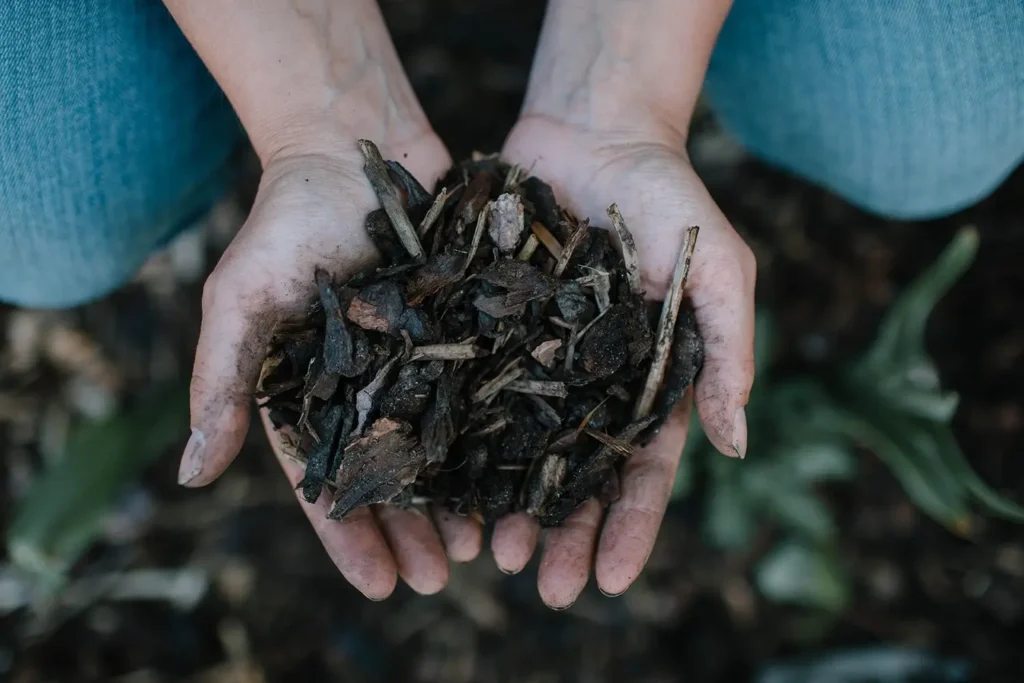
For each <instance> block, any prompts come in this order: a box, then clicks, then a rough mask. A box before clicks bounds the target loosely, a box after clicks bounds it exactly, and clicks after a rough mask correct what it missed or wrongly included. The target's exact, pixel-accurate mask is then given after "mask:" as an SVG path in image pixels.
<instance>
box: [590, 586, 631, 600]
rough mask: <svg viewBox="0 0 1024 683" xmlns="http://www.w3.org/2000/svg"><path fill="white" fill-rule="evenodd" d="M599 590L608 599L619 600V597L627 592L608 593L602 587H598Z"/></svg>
mask: <svg viewBox="0 0 1024 683" xmlns="http://www.w3.org/2000/svg"><path fill="white" fill-rule="evenodd" d="M597 590H599V591H601V595H603V596H604V597H606V598H617V597H619V596H620V595H622V594H623V593H625V592H626V591H625V590H621V591H619V592H618V593H609V592H608V591H606V590H605V589H603V588H601V587H600V586H598V587H597Z"/></svg>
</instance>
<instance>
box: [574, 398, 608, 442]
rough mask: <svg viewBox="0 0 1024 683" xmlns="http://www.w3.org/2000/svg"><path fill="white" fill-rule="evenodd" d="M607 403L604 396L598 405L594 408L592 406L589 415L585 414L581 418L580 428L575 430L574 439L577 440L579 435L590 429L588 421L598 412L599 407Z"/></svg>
mask: <svg viewBox="0 0 1024 683" xmlns="http://www.w3.org/2000/svg"><path fill="white" fill-rule="evenodd" d="M607 402H608V397H607V396H605V397H604V398H603V399H601V402H600V403H598V404H597V405H596V406H594V407H593V408H592V409H591V411H590V412H589V413H587V414H586V415H585V416H584V417H583V419H582V420H580V426H579V427H577V428H576V437H577V438H579V435H580V434H582V433H583V432H584V430H586V429H587V428H588V427H590V421H591V420H592V419H593V418H594V414H595V413H597V411H598V410H600V408H601V406H603V405H604V404H605V403H607Z"/></svg>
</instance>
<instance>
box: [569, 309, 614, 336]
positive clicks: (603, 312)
mask: <svg viewBox="0 0 1024 683" xmlns="http://www.w3.org/2000/svg"><path fill="white" fill-rule="evenodd" d="M609 310H611V309H610V308H606V309H604V310H603V311H601V312H600V313H598V314H597V315H595V316H594V319H593V320H591V321H590V322H589V323H587V324H586V325H584V326H583V329H582V330H580V333H579V334H578V335H576V342H577V343H579V341H580V340H581V339H583V335H585V334H586V333H587V332H590V328H591V327H593V326H594V325H596V324H597V321H598V320H600V319H601V318H603V317H604V314H605V313H607V312H608V311H609Z"/></svg>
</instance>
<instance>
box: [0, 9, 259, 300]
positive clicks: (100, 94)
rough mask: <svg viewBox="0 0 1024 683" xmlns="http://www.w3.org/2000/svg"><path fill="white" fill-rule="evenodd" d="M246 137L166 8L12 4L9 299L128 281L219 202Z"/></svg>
mask: <svg viewBox="0 0 1024 683" xmlns="http://www.w3.org/2000/svg"><path fill="white" fill-rule="evenodd" d="M240 137H241V136H240V128H239V126H238V123H237V121H236V119H235V117H234V114H233V112H232V111H231V108H230V106H229V105H228V103H227V101H226V99H225V98H224V96H223V94H222V93H221V92H220V90H219V89H218V88H217V86H216V84H215V83H214V82H213V80H212V78H211V77H210V75H209V74H208V73H207V71H206V70H205V68H204V67H203V65H202V63H201V62H200V61H199V59H198V57H197V56H196V55H195V53H194V52H193V51H192V49H191V48H190V46H189V45H188V43H187V41H186V40H185V38H184V36H182V35H181V33H180V31H178V29H177V27H176V26H175V25H174V23H173V21H172V20H171V18H170V16H169V15H168V14H167V12H166V10H165V9H164V8H163V7H162V5H161V3H159V2H153V1H152V0H124V1H122V2H116V3H96V2H92V0H64V2H61V3H53V2H43V3H40V2H36V1H35V0H7V1H6V2H4V3H2V4H0V300H3V301H6V302H10V303H15V304H19V305H25V306H38V307H59V306H69V305H74V304H77V303H81V302H84V301H87V300H90V299H93V298H96V297H98V296H100V295H103V294H105V293H107V292H109V291H110V290H112V289H114V288H116V287H117V286H118V285H120V284H122V283H123V282H125V281H126V280H127V279H129V278H130V277H131V276H132V275H133V274H134V273H135V271H136V270H137V269H138V267H139V266H140V265H141V264H142V263H143V262H144V261H145V260H146V258H147V257H148V256H149V255H150V253H151V252H152V251H154V250H155V249H157V248H158V247H160V246H161V245H162V244H163V243H164V242H166V241H167V240H168V239H169V238H170V237H172V236H173V235H174V234H175V233H176V232H177V231H178V230H180V229H181V228H183V227H185V226H186V225H187V223H188V222H189V221H190V220H192V219H194V218H195V217H196V216H197V215H198V214H199V213H201V211H202V210H203V209H204V208H205V207H207V206H208V205H209V204H210V203H212V202H213V201H214V200H215V198H216V196H217V194H218V193H219V192H220V191H221V190H222V189H223V188H224V186H225V185H226V183H227V182H228V178H229V177H230V165H229V160H230V159H231V157H232V152H233V150H234V149H235V147H236V145H237V143H238V142H239V140H240Z"/></svg>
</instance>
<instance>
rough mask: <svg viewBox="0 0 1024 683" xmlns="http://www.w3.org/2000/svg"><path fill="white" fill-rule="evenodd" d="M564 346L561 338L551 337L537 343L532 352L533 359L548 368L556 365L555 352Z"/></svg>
mask: <svg viewBox="0 0 1024 683" xmlns="http://www.w3.org/2000/svg"><path fill="white" fill-rule="evenodd" d="M560 348H562V340H561V339H549V340H547V341H543V342H541V343H540V344H537V348H535V349H534V350H533V351H531V352H530V355H531V356H533V359H534V360H535V361H537V362H538V363H540V364H541V365H543V366H544V367H545V368H547V369H549V370H550V369H551V368H553V367H554V366H555V352H556V351H558V349H560Z"/></svg>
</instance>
